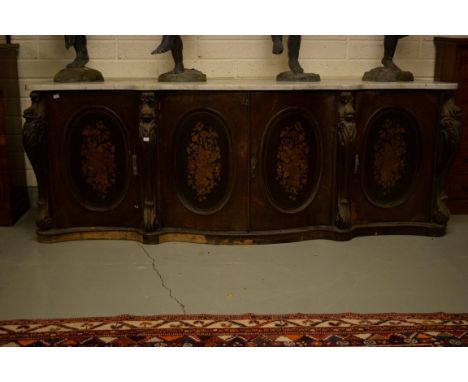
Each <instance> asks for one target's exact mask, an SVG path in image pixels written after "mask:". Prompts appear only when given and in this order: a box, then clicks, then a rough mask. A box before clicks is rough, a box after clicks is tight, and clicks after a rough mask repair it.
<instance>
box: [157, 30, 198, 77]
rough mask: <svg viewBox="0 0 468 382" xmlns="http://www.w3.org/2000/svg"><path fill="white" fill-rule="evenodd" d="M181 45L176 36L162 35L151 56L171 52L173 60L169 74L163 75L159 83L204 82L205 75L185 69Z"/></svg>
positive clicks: (180, 39)
mask: <svg viewBox="0 0 468 382" xmlns="http://www.w3.org/2000/svg"><path fill="white" fill-rule="evenodd" d="M183 47H184V46H183V43H182V38H181V37H180V36H178V35H176V36H169V35H164V36H163V38H162V40H161V43H160V44H159V45H158V47H157V48H156V49H155V50H153V51H152V52H151V54H160V53H165V52H167V51H169V50H170V51H171V54H172V58H173V59H174V69H172V70H171V71H170V72H167V73H163V74H161V75H160V76H159V78H158V80H159V81H161V82H200V81H206V75H205V74H203V73H202V72H200V71H199V70H196V69H185V68H184V62H183V54H182V50H183Z"/></svg>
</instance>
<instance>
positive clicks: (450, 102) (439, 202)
mask: <svg viewBox="0 0 468 382" xmlns="http://www.w3.org/2000/svg"><path fill="white" fill-rule="evenodd" d="M460 119H461V109H460V108H459V107H458V106H456V105H455V103H454V99H453V95H452V94H445V95H444V96H442V107H441V112H440V122H439V137H438V146H439V147H438V157H437V164H436V174H435V184H436V194H435V200H434V209H433V214H432V218H433V219H434V221H435V222H436V223H437V224H446V223H447V221H448V220H449V217H450V211H449V209H448V207H447V194H446V193H445V182H446V179H447V175H448V172H449V170H450V166H451V165H452V163H453V160H454V158H455V155H456V153H457V151H458V148H459V146H460V136H461V123H460Z"/></svg>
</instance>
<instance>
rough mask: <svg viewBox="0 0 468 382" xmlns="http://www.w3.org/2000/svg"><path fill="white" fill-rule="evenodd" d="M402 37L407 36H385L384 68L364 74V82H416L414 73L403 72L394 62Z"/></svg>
mask: <svg viewBox="0 0 468 382" xmlns="http://www.w3.org/2000/svg"><path fill="white" fill-rule="evenodd" d="M402 37H406V36H393V35H392V36H384V56H383V58H382V61H381V62H382V65H383V67H377V68H374V69H372V70H370V71H368V72H366V73H364V76H363V77H362V80H363V81H376V82H396V81H414V76H413V74H412V73H410V72H406V71H403V70H401V69H400V68H399V67H398V66H397V65H396V64H395V63H394V62H393V56H394V55H395V51H396V48H397V45H398V40H399V39H400V38H402Z"/></svg>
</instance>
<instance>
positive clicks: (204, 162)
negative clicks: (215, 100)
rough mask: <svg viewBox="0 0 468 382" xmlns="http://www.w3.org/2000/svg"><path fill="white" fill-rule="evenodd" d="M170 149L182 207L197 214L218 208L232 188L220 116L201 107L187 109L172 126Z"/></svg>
mask: <svg viewBox="0 0 468 382" xmlns="http://www.w3.org/2000/svg"><path fill="white" fill-rule="evenodd" d="M173 152H174V154H175V160H174V163H175V169H174V175H175V177H176V178H175V181H176V190H177V194H178V196H179V199H180V200H181V201H182V203H183V204H184V205H185V207H187V208H188V209H189V210H191V211H192V212H195V213H197V214H212V213H215V212H216V211H219V210H220V209H221V208H222V207H223V206H224V205H225V203H226V202H227V200H228V199H229V196H230V194H231V192H232V187H231V184H232V168H231V165H232V159H231V140H230V134H229V130H228V127H227V125H226V123H225V122H224V120H223V119H222V118H221V116H219V115H218V114H217V113H216V112H214V111H212V110H205V109H203V110H195V111H192V112H190V113H188V114H187V115H186V116H185V117H184V118H183V119H182V121H181V123H180V124H179V126H178V127H177V129H176V134H175V140H174V146H173Z"/></svg>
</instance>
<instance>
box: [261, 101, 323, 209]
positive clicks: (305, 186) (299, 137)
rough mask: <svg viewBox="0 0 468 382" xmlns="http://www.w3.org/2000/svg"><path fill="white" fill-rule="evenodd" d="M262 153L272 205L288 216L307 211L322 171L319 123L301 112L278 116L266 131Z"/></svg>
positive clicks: (289, 112)
mask: <svg viewBox="0 0 468 382" xmlns="http://www.w3.org/2000/svg"><path fill="white" fill-rule="evenodd" d="M262 151H263V155H262V158H263V166H262V168H263V171H262V174H263V184H264V186H265V190H266V193H267V195H268V199H269V200H270V202H271V203H272V205H273V206H274V207H275V208H277V209H279V210H281V211H283V212H288V213H294V212H298V211H300V210H302V209H304V208H306V207H307V205H309V204H310V202H311V201H312V199H313V197H314V195H315V192H316V189H317V187H318V184H319V180H320V175H321V168H322V166H321V160H322V154H321V146H320V138H319V133H318V129H317V124H316V122H315V121H313V120H312V119H311V118H310V117H308V116H307V115H306V114H305V113H304V112H302V111H301V110H298V109H288V110H285V111H283V112H281V113H279V114H277V115H276V116H275V117H274V118H273V119H272V121H270V123H269V124H268V126H267V128H266V130H265V135H264V137H263V142H262Z"/></svg>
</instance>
